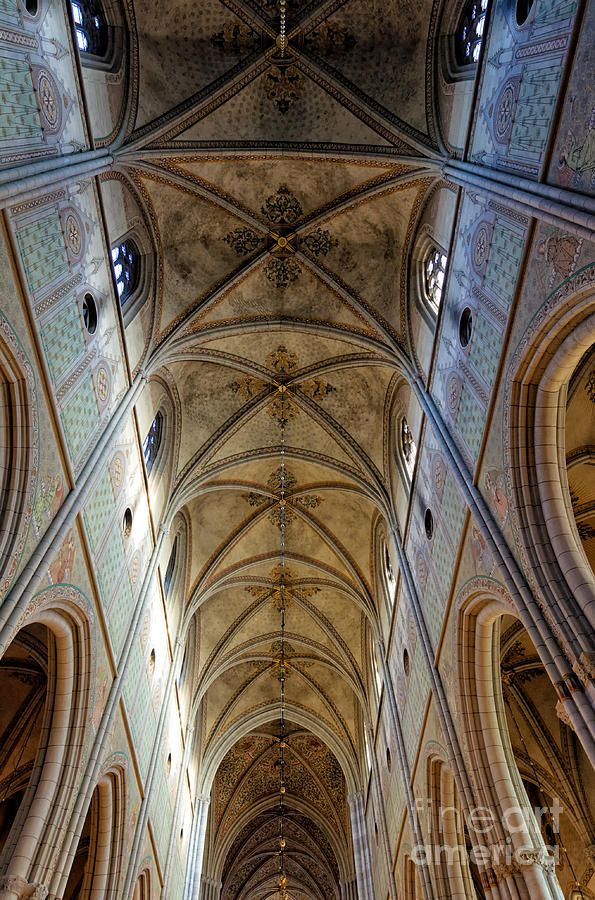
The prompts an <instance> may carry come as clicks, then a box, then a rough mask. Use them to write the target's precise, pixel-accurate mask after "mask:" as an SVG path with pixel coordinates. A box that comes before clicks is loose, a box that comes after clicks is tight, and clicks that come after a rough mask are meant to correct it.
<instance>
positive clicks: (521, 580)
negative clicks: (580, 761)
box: [412, 375, 595, 766]
mask: <svg viewBox="0 0 595 900" xmlns="http://www.w3.org/2000/svg"><path fill="white" fill-rule="evenodd" d="M412 388H413V390H414V393H415V396H416V397H417V399H418V400H419V403H420V405H421V408H422V410H423V412H424V413H425V415H426V417H427V419H428V421H429V424H430V425H431V427H432V430H433V432H434V434H435V436H436V439H437V440H438V442H439V444H440V448H441V450H442V451H443V453H444V455H445V457H446V459H448V461H449V463H450V466H451V470H452V473H453V476H454V477H455V480H456V482H457V485H458V486H459V488H460V489H461V492H462V494H463V496H464V498H465V500H466V502H467V505H468V506H469V509H470V510H471V512H472V514H473V515H474V516H475V519H476V521H477V524H478V527H479V529H480V530H481V533H482V536H483V537H484V538H485V540H486V542H487V544H488V546H489V548H490V550H491V551H492V553H493V554H494V558H495V559H496V561H497V563H498V566H499V568H500V571H501V572H502V579H503V581H504V583H505V584H506V587H507V589H508V591H509V592H510V594H511V596H512V598H513V600H514V604H515V607H516V610H517V613H518V615H519V619H520V620H521V622H522V624H523V625H524V627H525V628H526V629H527V632H528V634H529V637H530V638H531V640H532V642H533V644H534V645H535V647H537V648H538V649H539V655H540V657H541V660H542V662H543V665H544V668H545V670H546V672H547V674H548V676H549V678H550V680H551V682H552V684H554V685H558V686H560V688H564V689H565V690H566V692H567V693H568V694H569V696H568V697H566V698H565V700H564V707H565V711H566V713H567V714H568V718H569V720H570V722H571V726H572V728H573V729H574V731H575V733H576V735H577V736H578V738H579V740H580V742H581V744H582V745H583V748H584V750H585V752H586V754H587V756H588V757H589V760H590V761H591V763H592V764H593V765H594V766H595V714H594V712H593V708H592V706H591V704H590V702H589V700H588V698H587V696H586V694H585V691H584V690H582V689H581V687H580V682H579V680H578V678H577V676H576V675H575V673H574V672H573V670H572V667H571V665H570V663H569V661H568V660H567V658H566V656H565V654H564V652H563V649H562V648H561V647H560V644H559V641H558V640H557V638H556V636H555V635H554V633H553V631H552V629H551V627H550V624H549V622H548V621H547V619H546V618H545V616H544V614H543V612H542V610H541V609H540V607H539V604H538V602H537V600H536V598H535V597H534V595H533V592H532V591H531V588H530V587H529V585H528V583H527V580H526V578H525V575H524V573H523V572H522V571H521V569H520V567H519V565H518V563H517V561H516V559H515V557H514V556H513V554H512V552H511V550H510V547H509V546H508V544H507V542H506V540H505V538H504V537H503V535H502V534H501V532H500V529H499V528H498V526H497V524H496V521H495V519H494V516H493V515H492V512H491V510H490V509H489V507H488V505H487V503H486V501H485V500H484V498H483V496H482V494H481V492H480V490H479V489H478V488H477V486H476V485H474V484H473V478H472V475H471V473H470V472H469V469H468V468H467V465H466V463H465V461H464V459H463V457H462V455H461V453H460V451H459V449H458V448H457V446H456V444H455V443H454V441H452V439H451V437H450V434H449V431H448V428H447V426H446V424H445V422H444V420H443V418H442V415H441V414H440V411H439V410H438V408H437V406H436V403H435V401H434V398H433V397H432V396H431V394H430V393H429V392H428V391H427V390H426V387H425V384H424V383H423V380H422V379H421V377H420V376H419V375H418V376H416V377H415V378H414V379H413V380H412ZM568 685H573V686H574V689H573V690H572V691H571V690H569V689H568Z"/></svg>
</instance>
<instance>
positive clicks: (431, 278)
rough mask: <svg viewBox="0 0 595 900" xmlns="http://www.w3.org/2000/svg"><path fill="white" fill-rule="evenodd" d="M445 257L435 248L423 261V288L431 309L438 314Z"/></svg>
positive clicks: (444, 272) (444, 271) (444, 254)
mask: <svg viewBox="0 0 595 900" xmlns="http://www.w3.org/2000/svg"><path fill="white" fill-rule="evenodd" d="M447 259H448V257H447V255H446V253H443V252H442V251H441V250H438V249H437V247H432V248H431V249H430V250H429V252H428V253H427V254H426V258H425V260H424V288H425V292H426V298H427V300H428V302H429V303H430V305H431V307H432V309H433V310H434V311H435V312H438V310H439V309H440V302H441V300H442V290H443V287H444V276H445V274H446V263H447Z"/></svg>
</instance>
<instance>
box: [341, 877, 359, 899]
mask: <svg viewBox="0 0 595 900" xmlns="http://www.w3.org/2000/svg"><path fill="white" fill-rule="evenodd" d="M341 900H358V896H357V882H356V879H355V875H354V876H353V877H351V878H348V879H347V880H346V881H342V882H341Z"/></svg>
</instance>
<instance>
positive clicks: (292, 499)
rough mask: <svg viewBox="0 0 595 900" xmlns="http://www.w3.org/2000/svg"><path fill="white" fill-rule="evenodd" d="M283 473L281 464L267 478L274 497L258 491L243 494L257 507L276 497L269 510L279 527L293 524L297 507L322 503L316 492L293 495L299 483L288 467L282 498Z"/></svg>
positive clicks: (307, 507) (273, 521)
mask: <svg viewBox="0 0 595 900" xmlns="http://www.w3.org/2000/svg"><path fill="white" fill-rule="evenodd" d="M282 474H283V470H282V468H281V466H279V468H278V469H276V470H275V471H274V472H271V474H270V475H269V477H268V479H267V486H268V487H269V488H270V490H271V492H272V494H273V498H271V497H270V496H268V495H266V494H259V493H257V491H250V493H249V494H242V497H243V499H244V500H245V501H246V502H247V503H248V504H249V505H250V506H254V507H256V508H259V507H261V506H265V505H266V504H270V503H271V499H274V501H275V502H274V504H273V505H272V506H271V509H270V511H269V519H270V521H271V522H272V523H273V525H277V527H278V528H281V525H282V524H283V525H291V523H292V522H293V521H294V520H295V518H296V514H295V510H296V508H298V507H301V509H304V510H305V509H316V508H317V507H318V506H320V504H321V503H322V497H319V496H317V495H316V494H301V495H300V496H295V495H292V494H291V491H292V490H293V489H294V488H295V486H296V485H297V478H296V477H295V475H293V474H292V472H290V471H289V470H288V469H285V478H284V482H285V484H284V491H283V493H284V497H283V499H281V489H282V483H281V478H282Z"/></svg>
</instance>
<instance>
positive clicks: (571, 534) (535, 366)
mask: <svg viewBox="0 0 595 900" xmlns="http://www.w3.org/2000/svg"><path fill="white" fill-rule="evenodd" d="M594 282H595V269H593V267H590V268H587V269H586V270H581V271H580V272H578V273H577V274H576V275H575V276H574V277H573V278H570V279H568V280H567V281H566V282H564V283H563V284H562V286H561V287H560V288H559V289H558V290H557V291H556V292H555V293H554V294H553V295H552V296H551V297H550V298H549V299H548V300H547V301H546V303H545V304H544V305H543V306H542V307H541V308H540V309H539V311H538V312H537V314H536V315H535V317H534V318H533V320H532V322H531V324H530V325H529V328H528V329H527V331H526V332H525V334H524V336H523V338H522V340H521V342H520V344H519V346H518V348H517V350H516V352H515V355H514V358H513V359H512V362H511V365H510V368H509V374H508V378H507V383H506V400H505V404H504V409H505V422H504V437H505V442H506V443H505V458H506V463H507V465H506V471H507V473H508V490H509V496H510V498H511V500H512V503H511V519H512V525H513V530H514V534H515V538H516V541H517V544H518V547H519V550H520V553H521V560H522V562H523V566H524V568H525V572H526V574H527V577H528V579H529V581H530V583H531V584H532V586H533V587H534V589H535V590H536V591H537V592H538V593H539V594H541V596H542V597H544V599H545V601H546V606H547V607H548V609H549V610H550V615H551V616H552V618H553V619H554V620H555V622H556V625H557V626H558V627H559V628H560V630H561V632H562V633H563V634H564V635H565V637H566V640H567V641H568V642H569V643H570V644H571V645H573V650H574V651H575V652H576V655H577V656H580V654H581V652H582V651H584V650H585V649H587V644H586V643H585V639H584V635H586V634H588V633H589V630H590V629H592V627H593V624H594V623H595V574H594V573H593V570H592V569H591V567H590V565H589V563H588V560H587V558H586V555H585V552H584V549H583V547H582V544H581V540H580V538H579V535H578V531H577V528H576V523H575V519H574V515H573V511H572V503H571V498H570V491H569V488H568V476H567V471H566V455H565V446H564V426H565V413H566V395H567V387H568V383H569V381H570V377H571V375H572V373H573V371H574V370H575V369H576V367H577V366H578V364H579V362H580V360H581V358H582V356H583V355H584V354H585V352H586V351H587V350H588V349H589V347H590V346H591V345H592V343H593V333H594V331H595V295H594V288H593V283H594ZM528 510H530V511H531V512H530V515H529V514H528V512H527V511H528ZM544 538H545V539H544ZM575 623H576V624H575ZM571 629H572V631H571ZM573 632H574V633H573Z"/></svg>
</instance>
